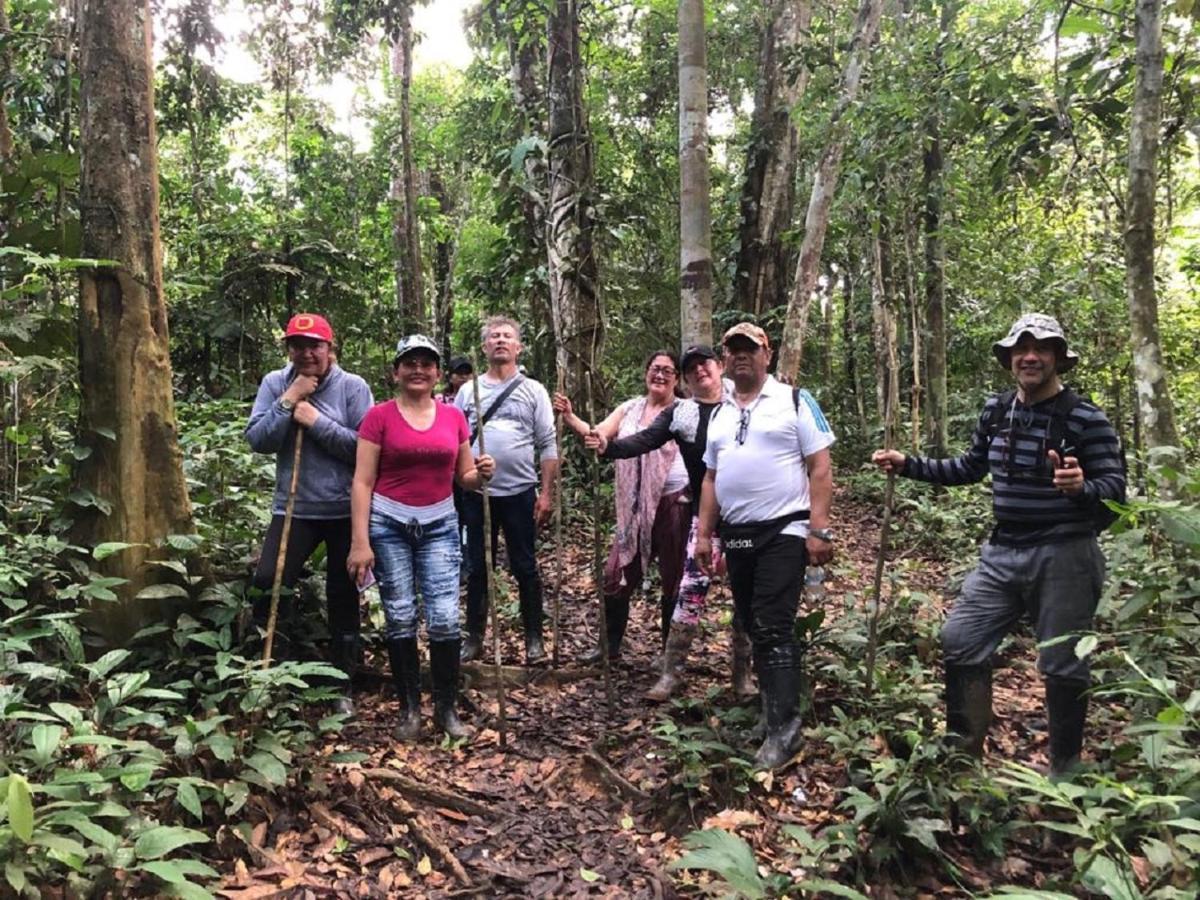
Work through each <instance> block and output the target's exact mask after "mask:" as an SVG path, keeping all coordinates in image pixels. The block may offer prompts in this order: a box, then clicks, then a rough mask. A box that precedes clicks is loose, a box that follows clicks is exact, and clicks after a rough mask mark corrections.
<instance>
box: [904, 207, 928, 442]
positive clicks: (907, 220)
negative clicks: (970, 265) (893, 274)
mask: <svg viewBox="0 0 1200 900" xmlns="http://www.w3.org/2000/svg"><path fill="white" fill-rule="evenodd" d="M916 244H917V238H916V224H915V223H914V221H913V218H912V216H911V215H910V213H909V211H907V210H906V211H905V215H904V286H905V291H904V293H905V299H906V300H907V301H908V317H909V329H910V331H911V332H912V379H911V381H910V382H909V411H910V413H911V426H910V432H909V436H910V444H909V446H910V449H911V450H912V452H913V453H917V452H919V451H920V449H921V396H922V393H923V388H922V387H921V358H922V354H923V353H924V352H925V350H924V346H923V343H922V341H921V330H922V322H921V303H920V301H919V300H918V299H917V276H916V258H917V252H916Z"/></svg>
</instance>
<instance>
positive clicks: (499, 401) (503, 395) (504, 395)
mask: <svg viewBox="0 0 1200 900" xmlns="http://www.w3.org/2000/svg"><path fill="white" fill-rule="evenodd" d="M524 381H525V376H524V375H518V376H517V377H516V378H514V379H513V380H512V381H510V382H509V383H508V387H506V388H505V389H504V390H502V391H501V392H500V396H499V397H497V398H496V399H495V400H493V401H492V405H491V406H489V407H488V408H487V412H485V413H484V414H483V418H482V419H480V420H479V422H478V423H476V425H475V427H474V428H472V429H471V440H470V441H468V445H469V446H474V444H475V438H477V437H479V429H480V428H482V427H483V426H484V425H486V424H487V423H488V422H489V421H490V420H491V418H492V416H493V415H495V414H496V411H497V410H499V409H500V407H501V406H502V405H503V404H504V401H505V400H507V399H508V395H509V394H511V393H512V392H513V391H515V390H516V389H517V388H518V387H520V386H521V384H522V383H523V382H524ZM464 387H465V385H464Z"/></svg>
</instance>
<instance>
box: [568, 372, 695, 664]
mask: <svg viewBox="0 0 1200 900" xmlns="http://www.w3.org/2000/svg"><path fill="white" fill-rule="evenodd" d="M645 382H646V393H645V394H644V395H643V396H641V397H634V398H633V399H632V400H627V401H625V402H624V403H622V404H621V405H620V406H618V407H617V408H616V409H615V410H613V411H612V413H610V414H609V416H608V418H606V419H605V420H604V421H603V422H600V423H599V424H598V425H596V426H595V428H593V427H592V426H591V425H588V424H587V423H586V422H584V421H582V420H581V419H580V418H579V417H578V416H576V415H575V414H574V413H573V412H572V411H571V401H570V400H568V399H567V398H566V397H565V396H564V395H562V394H555V395H554V408H555V410H556V411H558V412H561V413H562V414H563V422H564V423H566V425H567V426H568V427H570V428H571V429H572V430H574V431H575V432H576V433H577V434H579V435H580V436H581V437H586V436H587V435H588V434H589V433H592V432H593V431H594V432H595V433H596V434H598V435H600V436H601V437H603V438H605V439H606V440H613V439H615V438H617V437H626V436H628V435H632V434H634V433H636V432H638V431H640V430H641V429H643V428H645V427H646V426H647V425H649V424H650V423H651V422H653V421H654V420H655V418H657V416H658V415H659V413H662V412H663V411H664V410H668V409H670V408H671V407H672V406H673V405H674V404H675V390H676V387H677V386H678V384H679V357H677V356H676V355H675V354H674V353H672V352H670V351H669V350H656V351H655V352H654V353H651V354H650V356H649V357H648V358H647V360H646V372H645ZM616 469H617V478H616V482H617V491H616V505H617V528H616V532H615V533H614V535H613V546H612V551H611V552H610V553H609V556H608V562H607V563H605V566H604V610H605V624H606V625H607V627H608V629H607V630H608V635H607V637H608V655H609V658H610V659H616V658H617V657H618V656H620V654H621V641H622V640H623V639H624V637H625V626H626V625H627V624H628V623H629V600H630V598H631V597H632V596H633V592H634V591H635V590H637V588H638V586H639V585H640V584H641V583H642V576H643V575H644V574H645V572H646V568H647V566H649V565H650V560H651V559H652V558H654V557H657V558H658V572H659V575H660V576H661V581H662V591H663V593H662V637H663V640H666V634H667V628H668V627H669V625H670V621H671V612H672V610H673V609H674V607H675V594H676V592H677V591H678V590H679V579H680V578H681V577H682V575H683V551H684V541H685V539H686V537H687V529H688V520H689V519H690V518H691V514H690V507H689V506H688V496H687V487H688V474H687V467H686V466H685V465H684V463H683V459H682V457H680V455H679V452H678V447H677V446H676V445H675V444H674V443H665V442H664V446H661V447H660V448H659V449H657V450H655V451H653V452H651V453H647V454H645V455H643V456H640V457H638V458H637V459H623V460H621V461H620V462H618V463H617V466H616ZM600 659H601V657H600V650H599V648H597V649H596V650H594V651H593V652H591V653H588V654H586V655H585V656H583V657H581V658H580V662H583V663H588V664H592V663H596V662H599V661H600Z"/></svg>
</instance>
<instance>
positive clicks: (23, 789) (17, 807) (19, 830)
mask: <svg viewBox="0 0 1200 900" xmlns="http://www.w3.org/2000/svg"><path fill="white" fill-rule="evenodd" d="M8 824H9V825H11V826H12V830H13V834H15V835H16V836H17V837H19V838H20V839H21V840H22V841H23V842H25V843H26V844H28V843H29V842H30V840H32V838H33V793H32V792H31V791H30V790H29V782H28V781H26V780H25V776H24V775H17V774H15V773H14V774H13V775H10V776H9V778H8Z"/></svg>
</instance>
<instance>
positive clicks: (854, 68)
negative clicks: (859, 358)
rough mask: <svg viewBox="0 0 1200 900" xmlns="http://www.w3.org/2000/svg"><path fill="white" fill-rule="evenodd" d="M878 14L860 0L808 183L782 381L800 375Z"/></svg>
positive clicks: (875, 2)
mask: <svg viewBox="0 0 1200 900" xmlns="http://www.w3.org/2000/svg"><path fill="white" fill-rule="evenodd" d="M882 11H883V0H863V2H862V4H861V5H860V6H859V9H858V17H857V18H856V20H855V24H854V37H853V38H852V40H851V43H850V50H849V53H848V54H847V58H846V66H845V68H844V69H843V70H842V79H841V86H840V88H839V91H838V100H837V105H836V106H835V107H834V110H833V115H832V117H831V119H830V130H829V137H828V140H827V142H826V145H825V150H824V151H823V152H822V153H821V159H820V162H819V163H818V165H817V172H816V176H815V177H814V178H813V186H812V194H811V195H810V196H809V201H808V212H807V214H806V215H805V217H804V241H803V242H802V243H801V245H800V260H799V262H798V263H797V265H796V277H795V279H794V281H793V282H792V293H791V296H790V297H789V298H788V306H787V317H786V319H785V320H784V326H783V338H782V340H780V342H779V363H778V366H777V370H776V371H777V374H778V375H780V376H781V377H782V378H784V379H785V380H787V381H794V380H795V379H796V377H797V375H798V374H799V372H800V362H801V359H802V358H803V356H804V331H805V329H806V328H807V325H808V308H809V305H810V304H811V303H812V296H813V289H814V288H815V287H816V285H817V275H818V274H819V272H820V264H821V250H822V249H823V248H824V246H825V232H826V229H827V228H828V227H829V209H830V207H831V206H832V205H833V195H834V192H835V190H836V189H837V180H838V173H839V170H840V168H841V162H842V153H843V151H844V150H845V147H846V133H847V124H846V113H847V112H848V111H849V109H850V106H851V105H852V104H853V103H854V101H855V100H856V99H857V97H858V89H859V86H860V84H861V82H862V74H863V70H864V69H865V68H866V65H867V60H868V58H869V57H870V53H871V47H872V46H873V45H874V43H875V39H876V37H877V36H878V35H879V18H880V15H881V14H882Z"/></svg>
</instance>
